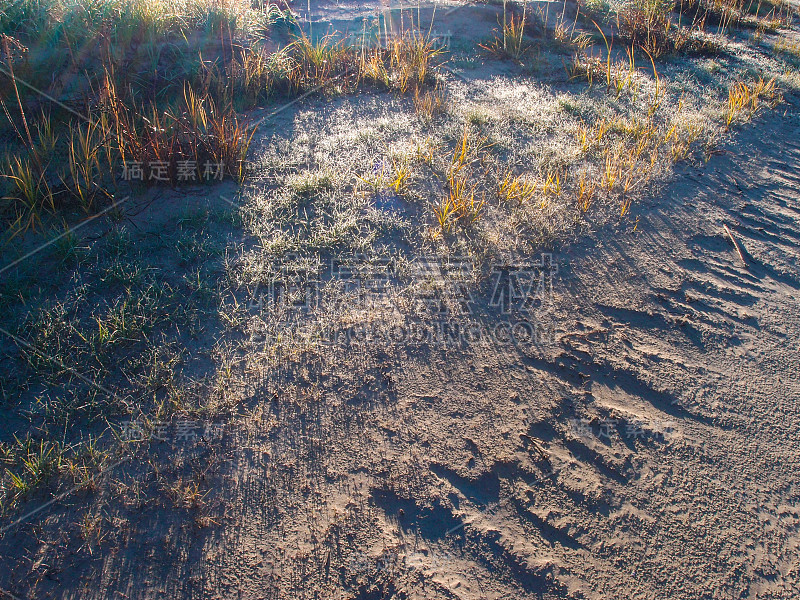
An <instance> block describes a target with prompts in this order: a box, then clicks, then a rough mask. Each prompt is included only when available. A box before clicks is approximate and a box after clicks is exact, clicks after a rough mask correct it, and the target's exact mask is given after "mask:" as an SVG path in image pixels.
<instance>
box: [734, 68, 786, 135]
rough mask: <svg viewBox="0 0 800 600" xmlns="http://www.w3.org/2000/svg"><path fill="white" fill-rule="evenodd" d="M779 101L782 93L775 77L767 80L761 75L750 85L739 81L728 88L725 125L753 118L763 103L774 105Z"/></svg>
mask: <svg viewBox="0 0 800 600" xmlns="http://www.w3.org/2000/svg"><path fill="white" fill-rule="evenodd" d="M778 102H780V94H779V92H778V90H777V88H776V87H775V79H774V78H773V79H770V80H767V81H765V80H764V79H763V78H761V77H759V79H758V80H757V81H755V82H753V83H751V84H750V85H748V84H747V83H745V82H743V81H738V82H736V83H734V84H733V85H732V86H731V87H730V88H729V89H728V105H727V107H726V111H725V125H726V127H728V128H729V127H730V126H731V125H732V124H733V123H734V121H737V120H741V121H747V120H749V119H752V118H753V117H754V116H755V115H756V113H757V112H758V111H759V109H760V108H761V107H762V106H763V105H767V106H774V105H775V104H777V103H778Z"/></svg>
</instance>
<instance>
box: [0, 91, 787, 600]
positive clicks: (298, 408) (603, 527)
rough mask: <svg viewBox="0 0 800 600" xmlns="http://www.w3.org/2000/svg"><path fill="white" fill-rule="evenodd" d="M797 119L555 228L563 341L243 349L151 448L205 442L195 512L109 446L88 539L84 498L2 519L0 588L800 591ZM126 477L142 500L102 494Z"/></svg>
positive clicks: (189, 456)
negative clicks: (97, 530) (212, 389)
mask: <svg viewBox="0 0 800 600" xmlns="http://www.w3.org/2000/svg"><path fill="white" fill-rule="evenodd" d="M784 111H785V113H784ZM799 116H800V113H798V108H797V104H796V100H792V99H791V98H790V100H789V103H788V104H785V105H783V106H782V107H781V109H780V112H775V113H772V114H770V115H769V116H767V117H763V118H761V119H759V120H758V121H756V122H755V123H753V124H751V125H748V126H746V127H745V128H744V130H743V131H742V132H741V135H740V136H739V138H738V141H737V142H736V143H735V144H732V145H729V147H728V150H726V151H725V152H724V153H722V154H717V155H715V156H713V157H712V158H711V160H710V161H709V162H708V163H707V164H705V165H703V166H700V167H685V168H683V170H682V171H681V172H679V173H678V174H677V177H676V178H675V181H674V182H673V183H672V184H671V185H669V186H668V187H667V188H666V189H665V190H663V193H660V194H659V195H658V196H657V197H655V198H652V199H651V200H648V201H647V202H646V204H645V205H644V206H643V207H642V208H641V210H640V211H639V212H638V219H637V220H635V221H634V220H633V219H631V220H627V221H623V222H622V223H621V224H614V225H609V226H607V227H603V228H600V229H599V230H597V231H595V232H593V233H591V234H590V235H589V236H588V237H585V238H581V239H579V240H578V241H574V242H565V243H564V244H562V245H561V246H560V247H557V248H553V249H552V251H553V256H554V260H555V262H556V264H557V267H558V269H557V273H556V274H555V276H554V278H553V307H552V309H551V310H549V311H546V312H544V313H542V314H544V315H546V316H547V318H550V319H552V323H553V324H554V336H553V339H552V340H549V341H548V340H545V341H544V342H543V343H542V344H541V345H534V346H531V345H528V344H520V345H517V346H514V345H501V346H496V347H484V346H480V345H475V346H472V345H469V344H467V345H464V346H463V347H458V348H456V347H437V346H436V345H432V346H431V345H428V346H414V345H399V346H395V347H392V346H390V345H382V346H381V347H377V346H374V345H370V344H367V345H358V344H353V345H351V346H350V347H349V348H345V347H341V346H333V347H330V348H328V349H327V350H326V351H324V352H319V353H316V354H314V358H313V359H306V358H303V359H299V360H297V361H293V362H291V363H290V366H287V367H285V368H284V369H282V370H281V371H279V372H277V373H276V372H275V371H274V370H273V371H268V370H267V369H266V367H264V368H263V369H262V368H261V367H260V366H259V364H258V362H257V361H253V364H251V365H249V367H248V373H249V375H248V377H247V380H246V381H244V382H243V383H242V385H241V386H240V388H238V389H237V394H238V396H239V400H240V401H241V402H242V405H243V406H244V415H245V416H244V417H243V418H242V419H240V420H239V421H237V422H236V423H229V424H227V425H226V427H225V434H224V435H223V436H222V438H221V440H219V441H218V442H215V443H214V444H211V445H209V444H197V445H196V446H195V447H193V448H192V449H190V450H185V451H183V452H182V453H180V452H179V453H177V454H176V451H175V450H174V448H171V447H170V446H169V445H163V446H159V445H157V444H156V445H154V446H152V447H151V449H150V452H151V454H150V455H148V456H146V457H145V458H144V459H143V460H146V461H149V462H150V463H151V464H152V465H162V466H160V467H158V468H155V467H154V469H155V471H156V472H158V471H159V469H162V470H166V471H170V472H172V473H173V474H175V473H177V474H180V473H181V469H185V468H188V467H198V465H199V466H202V469H200V470H201V472H202V480H203V490H204V493H205V494H206V496H205V499H204V503H203V506H204V508H203V509H202V510H201V511H197V510H191V509H186V510H175V509H172V510H169V509H166V508H164V506H162V505H161V504H160V503H159V502H158V501H150V500H148V499H147V494H146V493H142V494H141V495H139V494H137V492H136V490H140V491H141V490H146V489H148V488H147V486H148V485H152V483H153V481H155V478H156V477H157V475H158V473H156V475H154V474H153V472H152V471H149V472H148V473H147V475H146V476H145V477H144V480H143V481H137V479H136V477H137V476H138V475H141V471H142V469H140V468H138V467H137V466H135V465H131V464H128V465H125V466H122V467H119V468H118V469H116V470H115V471H114V473H113V477H111V480H110V482H109V483H107V484H103V485H101V486H100V487H99V489H98V490H97V491H96V492H94V494H95V496H94V500H93V502H97V503H98V504H99V505H100V507H101V509H100V510H101V512H102V514H103V516H104V519H105V521H104V522H105V523H107V525H106V528H107V530H106V531H104V533H103V536H104V537H103V544H102V545H101V546H99V547H96V548H95V551H94V552H86V551H81V548H83V547H84V544H85V540H81V539H78V538H76V537H75V536H74V535H71V534H69V533H66V532H65V533H64V534H62V535H61V536H53V535H45V533H44V532H46V531H48V526H55V525H57V524H59V523H60V524H62V525H63V524H64V523H67V522H69V520H70V519H75V518H77V517H76V516H75V515H77V514H78V509H79V508H80V507H81V506H82V503H83V502H85V495H78V496H77V497H70V498H67V499H65V500H64V501H63V502H62V503H61V504H60V505H59V506H58V508H57V509H49V510H47V511H45V512H43V513H41V514H40V515H38V516H37V519H34V520H33V521H31V522H29V523H26V524H24V525H21V526H20V527H18V528H16V529H15V530H13V531H11V532H9V533H7V534H6V535H5V536H4V538H3V540H2V549H1V550H2V561H3V568H2V571H3V573H4V575H3V579H2V586H1V587H3V588H5V589H28V590H31V592H30V597H64V598H82V599H88V598H179V597H180V598H190V597H191V598H243V599H256V598H326V599H327V598H361V599H368V598H376V599H377V598H463V599H479V598H551V597H553V598H555V597H558V598H598V599H599V598H670V599H674V598H687V599H689V598H691V599H695V598H783V599H789V598H795V597H797V595H798V593H800V562H799V561H800V533H799V532H798V525H799V524H800V514H799V511H800V508H798V500H800V491H799V490H798V484H799V483H800V481H798V480H799V479H800V465H799V464H798V462H800V461H799V460H798V458H799V455H798V439H799V438H800V433H798V432H800V428H799V427H798V426H799V425H800V423H799V422H798V421H799V420H800V419H799V418H798V399H800V376H799V375H798V373H800V364H798V363H799V362H800V360H799V359H798V351H797V340H798V338H799V337H800V305H798V299H799V298H800V273H798V247H799V246H800V233H798V232H800V176H798V166H800V141H799V140H800V119H799V118H798V117H799ZM723 224H727V225H728V226H729V227H730V229H731V230H732V232H733V234H734V236H735V237H736V239H737V242H738V244H739V247H740V248H741V250H742V254H743V257H744V259H745V263H746V264H743V263H742V261H741V259H740V257H739V256H738V255H737V253H736V251H735V249H734V247H733V245H732V243H731V242H730V241H729V240H728V239H727V237H726V234H725V233H724V230H723ZM266 373H269V375H268V376H267V375H265V374H266ZM159 448H161V449H160V450H159ZM167 459H172V462H171V463H170V462H169V461H168V460H167ZM159 461H160V462H159ZM165 462H166V463H169V464H170V466H169V467H163V464H164V463H165ZM112 484H113V485H112ZM114 485H116V486H125V489H126V492H125V496H126V497H128V498H133V499H132V500H130V502H128V503H127V504H120V503H119V502H111V503H109V504H107V505H105V506H104V505H103V503H102V499H103V498H104V497H107V496H109V494H112V492H113V488H114ZM70 510H74V511H75V512H74V513H73V514H70V513H69V511H70ZM65 511H66V514H65ZM50 531H51V532H52V529H50ZM43 540H44V541H43ZM9 597H11V596H9Z"/></svg>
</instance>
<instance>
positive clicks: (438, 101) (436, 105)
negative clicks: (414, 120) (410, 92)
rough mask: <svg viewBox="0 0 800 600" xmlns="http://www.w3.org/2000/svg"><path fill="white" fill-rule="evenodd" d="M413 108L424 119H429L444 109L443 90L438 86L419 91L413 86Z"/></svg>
mask: <svg viewBox="0 0 800 600" xmlns="http://www.w3.org/2000/svg"><path fill="white" fill-rule="evenodd" d="M414 110H416V112H417V114H418V115H420V116H421V117H422V118H423V119H424V120H426V121H430V120H431V119H433V118H434V117H435V116H436V115H438V114H441V113H443V112H444V110H445V96H444V92H443V91H442V90H441V88H439V87H438V86H437V87H435V88H433V89H431V90H425V91H420V89H419V88H415V89H414Z"/></svg>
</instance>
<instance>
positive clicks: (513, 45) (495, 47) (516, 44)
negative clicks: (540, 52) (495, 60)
mask: <svg viewBox="0 0 800 600" xmlns="http://www.w3.org/2000/svg"><path fill="white" fill-rule="evenodd" d="M525 8H526V9H527V5H526V7H525ZM526 25H527V19H526V14H525V12H524V11H523V13H522V15H521V16H519V17H517V16H515V15H513V14H512V15H511V17H510V18H506V13H505V11H504V12H503V23H502V24H501V31H500V34H499V35H496V36H495V37H494V39H493V40H492V41H490V42H488V43H486V44H480V46H481V48H484V49H485V50H488V51H489V52H491V53H492V54H494V55H496V56H500V57H503V58H513V59H514V60H519V59H520V58H522V56H523V55H524V54H525V53H526V52H527V51H528V49H529V46H528V45H526V44H525V41H524V37H525V27H526Z"/></svg>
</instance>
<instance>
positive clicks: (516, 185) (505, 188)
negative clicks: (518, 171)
mask: <svg viewBox="0 0 800 600" xmlns="http://www.w3.org/2000/svg"><path fill="white" fill-rule="evenodd" d="M535 193H536V182H534V181H531V180H530V179H528V178H526V177H524V176H521V175H519V176H516V177H515V176H514V175H512V174H511V173H506V175H505V177H504V178H503V181H501V182H500V186H499V188H498V191H497V195H498V196H499V197H500V198H501V199H502V200H505V201H507V202H514V203H516V204H519V205H521V204H525V203H526V202H528V201H530V199H531V198H533V195H534V194H535Z"/></svg>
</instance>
